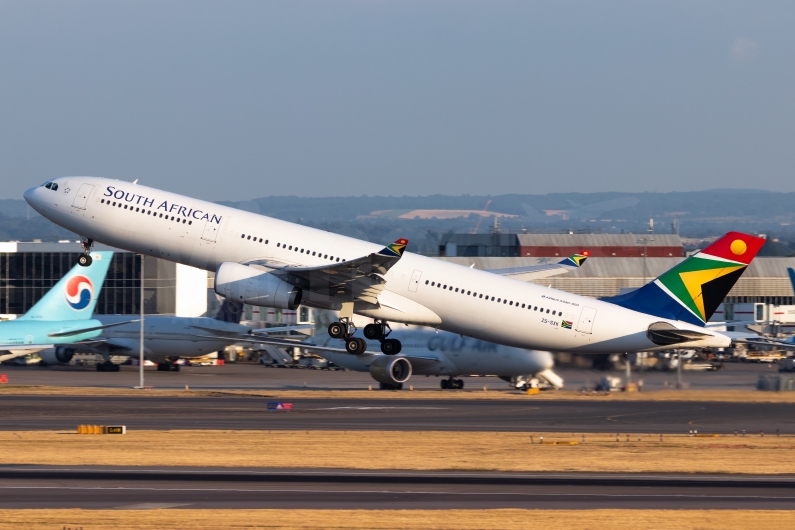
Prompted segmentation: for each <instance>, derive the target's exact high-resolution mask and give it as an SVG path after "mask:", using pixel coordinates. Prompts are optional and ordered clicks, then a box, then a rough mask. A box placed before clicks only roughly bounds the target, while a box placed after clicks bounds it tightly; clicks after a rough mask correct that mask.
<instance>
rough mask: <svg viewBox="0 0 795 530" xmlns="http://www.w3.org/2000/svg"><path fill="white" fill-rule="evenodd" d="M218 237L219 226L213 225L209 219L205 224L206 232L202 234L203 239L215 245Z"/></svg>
mask: <svg viewBox="0 0 795 530" xmlns="http://www.w3.org/2000/svg"><path fill="white" fill-rule="evenodd" d="M216 237H218V225H217V224H215V223H211V222H210V220H209V219H207V221H205V222H204V231H203V232H202V239H204V240H205V241H209V242H211V243H215V238H216Z"/></svg>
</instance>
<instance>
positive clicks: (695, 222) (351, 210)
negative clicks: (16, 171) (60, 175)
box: [0, 189, 795, 253]
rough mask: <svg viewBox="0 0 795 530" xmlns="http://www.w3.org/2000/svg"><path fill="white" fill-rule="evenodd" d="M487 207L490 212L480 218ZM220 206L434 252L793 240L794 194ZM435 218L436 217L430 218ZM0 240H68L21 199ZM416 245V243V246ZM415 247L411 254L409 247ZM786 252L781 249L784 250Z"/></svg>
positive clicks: (335, 200)
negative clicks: (588, 242) (441, 243)
mask: <svg viewBox="0 0 795 530" xmlns="http://www.w3.org/2000/svg"><path fill="white" fill-rule="evenodd" d="M487 203H488V210H487V211H486V212H485V213H483V210H484V209H485V208H486V204H487ZM219 204H225V205H228V206H232V207H236V208H241V209H244V210H248V211H253V212H257V213H261V214H263V215H268V216H271V217H275V218H278V219H284V220H286V221H292V222H298V223H302V224H306V225H309V226H314V227H317V228H321V229H323V230H329V231H333V232H337V233H343V234H346V235H350V236H353V237H359V238H363V239H367V240H370V241H374V242H378V243H385V242H389V241H392V240H394V239H397V238H398V237H408V238H409V239H410V240H411V244H410V246H409V248H410V250H415V251H423V252H427V253H432V252H433V249H434V246H435V245H436V241H438V239H439V237H440V236H441V235H442V234H444V233H447V232H471V231H472V230H473V229H474V228H475V226H479V231H480V232H481V233H485V232H488V231H489V230H491V229H492V228H493V226H494V217H493V216H489V213H498V214H503V215H502V216H500V217H499V220H498V222H499V224H500V227H501V230H503V231H506V230H507V231H516V232H518V231H530V232H560V231H567V230H575V231H585V232H587V231H593V232H598V231H602V232H608V233H620V232H633V233H638V232H644V231H645V230H646V228H647V224H648V220H649V217H653V218H654V221H655V231H656V232H658V233H668V232H670V231H671V225H672V223H673V222H674V220H676V223H677V224H678V227H679V231H680V233H681V234H682V235H686V236H689V237H710V236H716V235H719V234H721V233H723V232H726V231H728V230H744V231H748V232H754V233H760V232H761V233H766V234H772V235H774V236H776V237H778V238H780V239H781V241H782V242H785V241H795V230H793V229H792V226H793V225H795V208H793V204H795V193H776V192H769V191H759V190H737V189H717V190H707V191H698V192H688V193H680V192H673V193H620V192H603V193H551V194H548V195H520V194H510V195H495V196H475V195H460V196H449V195H429V196H426V197H385V196H379V197H368V196H361V197H328V198H305V197H294V196H287V197H261V198H258V199H250V200H246V201H237V202H235V201H221V202H219ZM434 212H438V213H434ZM482 215H485V216H487V218H484V219H483V220H482V221H481V222H480V224H479V225H478V219H479V218H480V217H481V216H482ZM0 216H1V217H0V239H4V240H8V239H26V240H29V239H33V238H40V239H45V240H52V239H61V238H64V237H69V238H71V237H73V236H74V235H73V234H70V233H69V232H67V231H65V230H62V229H60V228H58V227H56V226H55V225H53V224H52V223H50V222H49V221H47V220H45V219H43V218H41V217H40V216H39V215H38V214H36V213H35V212H34V211H33V210H31V209H30V208H29V207H28V206H27V204H26V203H25V202H24V201H23V200H14V199H6V200H0ZM414 245H417V246H416V247H415V246H414ZM412 247H414V248H412ZM782 251H783V249H782Z"/></svg>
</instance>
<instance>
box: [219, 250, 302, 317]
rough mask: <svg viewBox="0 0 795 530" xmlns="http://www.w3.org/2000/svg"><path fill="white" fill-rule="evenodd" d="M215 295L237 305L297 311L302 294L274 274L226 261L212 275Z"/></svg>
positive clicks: (298, 289)
mask: <svg viewBox="0 0 795 530" xmlns="http://www.w3.org/2000/svg"><path fill="white" fill-rule="evenodd" d="M215 292H216V293H218V294H219V295H221V296H223V297H224V298H228V299H230V300H234V301H236V302H242V303H245V304H250V305H257V306H263V307H275V308H277V309H296V308H297V307H298V306H299V305H301V294H302V291H301V289H300V288H298V287H295V286H294V285H291V284H289V283H287V282H285V281H284V280H282V279H280V278H277V277H276V276H274V275H273V274H270V273H268V272H262V271H261V270H257V269H255V268H253V267H248V266H246V265H241V264H240V263H232V262H228V261H227V262H224V263H221V266H220V267H218V270H217V271H216V272H215Z"/></svg>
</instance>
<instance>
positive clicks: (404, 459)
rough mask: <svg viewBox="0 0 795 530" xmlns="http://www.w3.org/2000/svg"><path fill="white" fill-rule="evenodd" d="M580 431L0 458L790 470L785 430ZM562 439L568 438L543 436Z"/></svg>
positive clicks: (12, 453)
mask: <svg viewBox="0 0 795 530" xmlns="http://www.w3.org/2000/svg"><path fill="white" fill-rule="evenodd" d="M531 436H532V441H533V443H531ZM584 436H585V438H584V441H583V435H582V434H571V433H557V434H555V433H543V441H544V442H545V443H544V444H541V443H540V442H541V439H540V435H539V434H538V433H535V434H531V433H516V432H446V431H444V432H442V431H430V432H427V431H266V430H260V431H209V430H196V431H184V430H179V431H135V430H131V431H129V432H128V434H126V435H79V434H71V433H58V432H53V431H27V432H22V431H18V432H9V431H1V432H0V463H2V464H33V465H37V464H38V465H119V466H219V467H287V468H305V467H318V468H336V469H373V468H379V469H389V470H396V469H411V470H495V471H550V472H565V471H579V472H588V471H592V472H625V473H627V472H630V473H631V472H671V473H674V472H677V473H737V474H742V473H745V474H795V459H792V458H791V455H792V453H793V449H795V436H780V437H779V436H770V435H769V434H768V435H766V436H764V437H761V436H759V434H756V435H754V436H750V435H749V436H745V437H743V436H737V437H735V436H728V437H725V436H724V437H720V438H696V437H690V436H687V435H665V436H664V437H663V440H662V441H660V436H659V435H640V436H639V435H637V434H633V435H631V436H630V437H629V439H627V436H626V435H625V434H622V435H621V436H619V441H616V433H605V434H585V435H584ZM639 438H640V439H639ZM571 441H576V442H578V443H577V444H576V445H569V444H564V443H558V444H550V443H549V442H571ZM264 447H269V448H283V450H263V449H262V448H264ZM387 454H388V456H389V457H388V458H385V457H384V456H385V455H387Z"/></svg>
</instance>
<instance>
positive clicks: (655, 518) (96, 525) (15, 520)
mask: <svg viewBox="0 0 795 530" xmlns="http://www.w3.org/2000/svg"><path fill="white" fill-rule="evenodd" d="M792 524H793V523H792V512H789V511H784V510H571V511H565V510H174V509H170V510H147V511H133V510H90V511H89V510H4V511H0V530H28V529H39V528H47V529H56V528H57V529H58V530H60V529H61V528H70V529H75V528H84V529H86V530H89V529H90V530H96V529H103V528H112V529H113V530H132V529H160V528H163V529H170V528H191V529H194V530H205V529H218V528H269V529H288V528H289V529H315V528H329V529H369V528H400V529H408V530H411V529H420V528H436V529H440V530H446V529H450V530H462V529H463V530H476V529H477V530H489V529H499V530H503V529H505V528H516V527H518V528H524V527H527V526H528V525H530V526H532V527H538V528H555V529H557V530H604V529H605V528H609V529H611V530H630V529H631V530H657V529H663V528H664V529H674V530H677V529H681V530H684V529H693V528H697V529H701V530H711V529H714V530H723V529H725V528H744V527H745V528H754V529H755V530H768V529H785V528H792Z"/></svg>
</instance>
